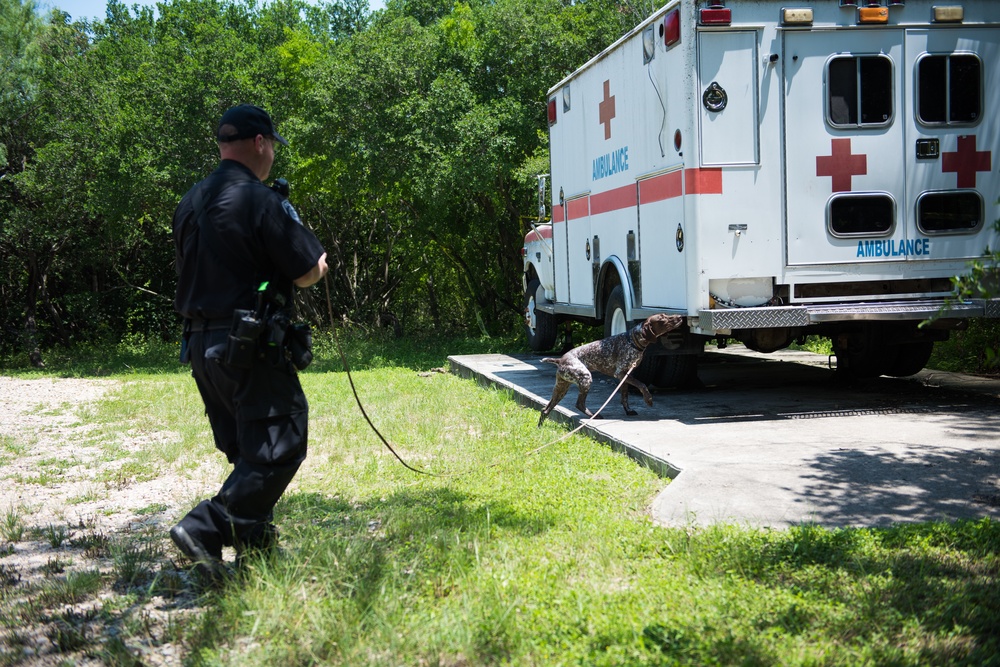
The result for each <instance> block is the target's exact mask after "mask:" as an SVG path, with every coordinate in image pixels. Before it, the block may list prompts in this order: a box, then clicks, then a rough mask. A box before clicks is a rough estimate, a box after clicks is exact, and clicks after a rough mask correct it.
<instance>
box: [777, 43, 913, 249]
mask: <svg viewBox="0 0 1000 667" xmlns="http://www.w3.org/2000/svg"><path fill="white" fill-rule="evenodd" d="M783 41H784V44H783V68H782V69H783V82H782V83H783V91H784V92H783V102H784V116H783V124H784V134H785V138H784V151H785V186H786V187H785V197H786V206H785V210H786V219H785V226H786V243H787V247H786V253H787V263H788V264H789V265H807V264H811V265H816V264H836V263H848V262H857V261H859V260H858V257H857V254H858V248H859V242H862V245H861V247H865V246H864V245H863V243H864V242H871V247H873V248H874V247H875V244H874V241H879V242H880V243H879V246H878V247H879V248H883V249H884V248H888V247H890V246H892V247H906V240H907V238H908V235H909V232H908V230H907V226H906V224H905V220H906V212H905V210H904V209H905V202H906V170H905V164H904V163H905V160H904V155H905V153H906V148H905V138H906V127H907V123H906V120H905V118H903V115H904V112H905V109H904V106H903V105H902V99H903V90H904V85H903V81H904V72H903V71H902V63H903V31H902V30H901V29H884V30H881V29H880V30H878V31H873V30H871V29H864V30H859V29H835V30H825V31H824V30H809V31H788V32H785V33H783ZM873 252H874V251H873ZM873 259H875V260H891V259H899V258H898V257H895V258H894V257H892V256H891V254H890V256H888V257H883V256H879V257H877V258H873Z"/></svg>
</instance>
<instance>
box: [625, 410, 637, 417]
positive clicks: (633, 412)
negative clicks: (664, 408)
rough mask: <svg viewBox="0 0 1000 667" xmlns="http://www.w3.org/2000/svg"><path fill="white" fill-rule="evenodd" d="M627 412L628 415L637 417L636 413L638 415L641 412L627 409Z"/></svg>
mask: <svg viewBox="0 0 1000 667" xmlns="http://www.w3.org/2000/svg"><path fill="white" fill-rule="evenodd" d="M625 414H627V415H628V416H629V417H635V416H636V415H638V414H639V413H638V412H636V411H635V410H626V411H625Z"/></svg>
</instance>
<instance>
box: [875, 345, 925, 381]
mask: <svg viewBox="0 0 1000 667" xmlns="http://www.w3.org/2000/svg"><path fill="white" fill-rule="evenodd" d="M897 347H898V348H899V349H898V352H897V353H896V356H895V358H894V359H893V360H892V363H891V364H890V365H889V368H888V369H886V372H885V374H886V375H891V376H892V377H897V378H901V377H906V376H907V375H915V374H916V373H919V372H920V371H921V370H923V368H924V366H926V365H927V362H928V361H929V360H930V358H931V353H932V352H933V351H934V342H933V341H921V342H919V343H903V344H902V345H898V346H897Z"/></svg>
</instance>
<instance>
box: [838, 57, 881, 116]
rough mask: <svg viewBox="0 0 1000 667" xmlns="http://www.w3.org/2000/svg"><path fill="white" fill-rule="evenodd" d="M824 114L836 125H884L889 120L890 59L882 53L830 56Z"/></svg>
mask: <svg viewBox="0 0 1000 667" xmlns="http://www.w3.org/2000/svg"><path fill="white" fill-rule="evenodd" d="M827 94H828V95H829V99H828V100H827V114H828V117H829V120H830V123H831V124H832V125H835V126H837V127H862V126H865V125H887V124H889V123H890V122H891V121H892V61H891V60H889V58H887V57H885V56H846V57H838V58H833V59H832V60H830V63H829V67H828V70H827Z"/></svg>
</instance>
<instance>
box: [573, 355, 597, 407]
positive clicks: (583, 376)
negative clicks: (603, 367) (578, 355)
mask: <svg viewBox="0 0 1000 667" xmlns="http://www.w3.org/2000/svg"><path fill="white" fill-rule="evenodd" d="M581 367H582V370H580V369H576V371H577V375H576V386H577V387H579V389H580V395H579V396H578V397H577V399H576V409H577V410H579V411H580V412H582V413H583V414H585V415H587V416H588V417H590V418H591V419H601V415H597V416H596V417H595V416H594V415H593V414H592V413H591V412H590V410H588V409H587V394H589V393H590V386H591V385H592V384H593V383H594V376H593V375H591V374H590V371H589V370H587V368H586V367H585V366H583V364H581Z"/></svg>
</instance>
